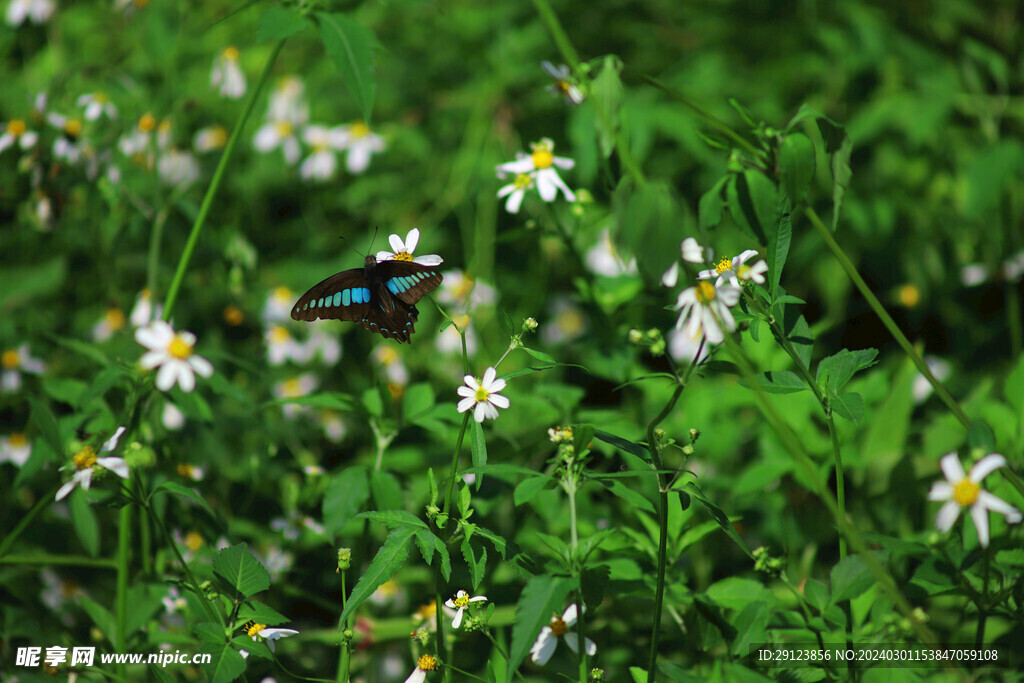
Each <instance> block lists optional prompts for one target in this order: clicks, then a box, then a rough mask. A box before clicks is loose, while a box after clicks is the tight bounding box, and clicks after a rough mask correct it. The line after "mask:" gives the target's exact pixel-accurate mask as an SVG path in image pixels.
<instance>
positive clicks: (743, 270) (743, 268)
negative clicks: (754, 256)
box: [736, 263, 751, 280]
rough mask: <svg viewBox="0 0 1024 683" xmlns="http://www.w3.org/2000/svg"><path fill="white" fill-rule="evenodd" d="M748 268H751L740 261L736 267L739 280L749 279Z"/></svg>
mask: <svg viewBox="0 0 1024 683" xmlns="http://www.w3.org/2000/svg"><path fill="white" fill-rule="evenodd" d="M750 270H751V269H750V266H748V265H747V264H745V263H741V264H740V267H739V268H737V269H736V275H737V276H738V277H739V278H740V279H741V280H749V279H750Z"/></svg>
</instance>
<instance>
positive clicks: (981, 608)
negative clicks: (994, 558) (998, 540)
mask: <svg viewBox="0 0 1024 683" xmlns="http://www.w3.org/2000/svg"><path fill="white" fill-rule="evenodd" d="M983 553H984V562H985V565H984V571H983V572H982V584H981V600H979V601H978V602H977V605H978V627H977V630H976V631H975V634H974V646H975V647H977V648H980V647H982V646H983V645H984V644H985V622H986V621H987V619H988V573H989V569H990V568H991V566H992V563H991V562H990V561H989V554H988V548H984V549H983Z"/></svg>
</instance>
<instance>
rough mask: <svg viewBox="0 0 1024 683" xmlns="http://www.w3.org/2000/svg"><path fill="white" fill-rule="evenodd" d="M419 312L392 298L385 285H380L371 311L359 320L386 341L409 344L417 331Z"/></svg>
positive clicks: (411, 306)
mask: <svg viewBox="0 0 1024 683" xmlns="http://www.w3.org/2000/svg"><path fill="white" fill-rule="evenodd" d="M418 319H419V311H417V310H416V307H415V306H413V305H412V304H407V303H405V302H403V301H402V300H401V299H398V298H396V297H393V296H391V294H390V293H389V291H388V288H387V286H386V285H384V283H379V285H378V288H377V291H376V292H375V293H374V297H373V300H372V301H371V302H370V310H369V312H368V313H367V315H366V316H364V317H363V318H361V319H360V320H357V321H356V322H358V323H359V324H360V325H362V326H363V328H365V329H367V330H369V331H370V332H376V333H378V334H380V335H381V336H382V337H384V338H385V339H394V340H396V341H398V342H402V343H404V342H408V341H409V339H410V338H411V337H412V333H413V332H415V331H416V327H415V325H416V321H417V320H418Z"/></svg>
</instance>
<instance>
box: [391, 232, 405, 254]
mask: <svg viewBox="0 0 1024 683" xmlns="http://www.w3.org/2000/svg"><path fill="white" fill-rule="evenodd" d="M388 244H390V245H391V248H392V249H394V250H395V253H396V254H397V253H399V252H403V251H411V250H409V249H406V248H405V243H404V242H402V238H401V237H399V236H398V235H395V234H392V235H391V236H390V237H388Z"/></svg>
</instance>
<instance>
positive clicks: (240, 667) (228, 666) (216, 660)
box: [200, 644, 265, 683]
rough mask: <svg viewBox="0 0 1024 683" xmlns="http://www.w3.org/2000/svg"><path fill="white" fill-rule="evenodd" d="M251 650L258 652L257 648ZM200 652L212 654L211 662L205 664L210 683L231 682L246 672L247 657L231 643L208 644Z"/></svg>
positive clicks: (204, 667) (250, 649)
mask: <svg viewBox="0 0 1024 683" xmlns="http://www.w3.org/2000/svg"><path fill="white" fill-rule="evenodd" d="M264 649H265V647H264ZM249 651H250V654H256V648H249ZM200 652H202V653H207V654H209V655H210V661H209V663H207V664H204V665H203V670H204V671H205V672H206V675H207V676H208V677H209V679H210V683H229V682H230V681H233V680H235V679H236V678H238V677H239V676H241V675H242V673H243V672H245V659H243V658H242V655H240V654H239V653H238V651H237V650H235V648H234V647H232V646H231V645H228V644H224V645H218V646H216V647H213V646H207V647H204V648H203V649H201V650H200Z"/></svg>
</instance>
